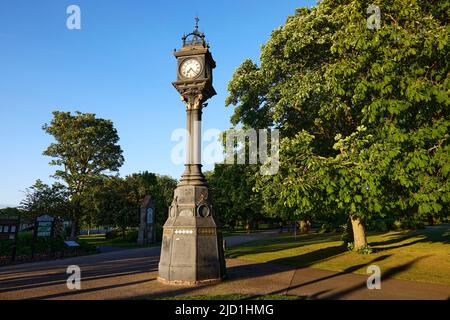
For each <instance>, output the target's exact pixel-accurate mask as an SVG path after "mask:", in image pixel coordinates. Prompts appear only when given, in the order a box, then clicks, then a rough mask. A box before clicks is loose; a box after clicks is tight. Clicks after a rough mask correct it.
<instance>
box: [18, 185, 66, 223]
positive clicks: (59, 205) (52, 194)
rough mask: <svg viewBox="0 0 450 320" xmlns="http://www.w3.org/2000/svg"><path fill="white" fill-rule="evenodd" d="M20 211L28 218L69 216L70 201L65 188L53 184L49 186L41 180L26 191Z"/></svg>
mask: <svg viewBox="0 0 450 320" xmlns="http://www.w3.org/2000/svg"><path fill="white" fill-rule="evenodd" d="M21 209H22V210H23V211H24V212H25V213H26V215H27V216H29V217H36V216H39V215H42V214H49V215H52V216H67V215H69V214H70V201H69V194H68V191H67V188H66V187H65V186H64V185H62V184H60V183H55V184H53V185H52V186H49V185H47V184H45V183H43V182H42V181H41V180H37V181H36V182H35V184H34V185H32V186H31V187H30V188H27V189H26V192H25V199H24V200H23V201H22V202H21Z"/></svg>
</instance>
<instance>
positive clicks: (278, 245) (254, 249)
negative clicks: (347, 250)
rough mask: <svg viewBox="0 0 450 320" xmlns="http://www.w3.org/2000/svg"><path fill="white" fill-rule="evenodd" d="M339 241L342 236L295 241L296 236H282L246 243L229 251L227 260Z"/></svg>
mask: <svg viewBox="0 0 450 320" xmlns="http://www.w3.org/2000/svg"><path fill="white" fill-rule="evenodd" d="M338 241H340V235H338V234H336V233H327V234H307V235H298V236H297V239H294V236H281V237H277V238H269V239H265V240H255V241H251V242H246V243H244V244H241V245H239V247H237V248H231V249H229V251H228V252H227V253H226V256H227V258H239V257H241V256H244V255H247V254H259V253H270V252H277V251H280V250H288V249H293V248H299V247H304V246H308V245H312V244H320V243H327V242H338Z"/></svg>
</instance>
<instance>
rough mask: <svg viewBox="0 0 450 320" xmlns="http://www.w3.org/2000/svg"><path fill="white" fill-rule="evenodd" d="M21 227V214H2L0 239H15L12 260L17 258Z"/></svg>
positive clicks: (0, 218) (0, 217)
mask: <svg viewBox="0 0 450 320" xmlns="http://www.w3.org/2000/svg"><path fill="white" fill-rule="evenodd" d="M19 229H20V217H19V216H0V241H13V245H12V252H11V260H12V261H15V260H16V252H17V234H18V233H19Z"/></svg>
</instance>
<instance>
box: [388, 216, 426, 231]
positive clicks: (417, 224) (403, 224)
mask: <svg viewBox="0 0 450 320" xmlns="http://www.w3.org/2000/svg"><path fill="white" fill-rule="evenodd" d="M394 228H395V229H396V230H416V229H424V228H425V223H423V222H422V221H419V220H416V219H401V220H397V221H395V222H394Z"/></svg>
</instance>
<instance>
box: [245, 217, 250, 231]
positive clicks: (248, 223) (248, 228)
mask: <svg viewBox="0 0 450 320" xmlns="http://www.w3.org/2000/svg"><path fill="white" fill-rule="evenodd" d="M245 230H246V231H247V233H250V220H247V221H246V223H245Z"/></svg>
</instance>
